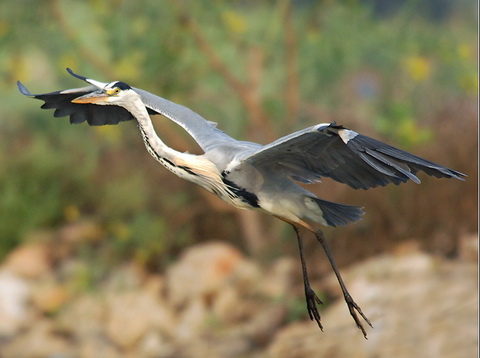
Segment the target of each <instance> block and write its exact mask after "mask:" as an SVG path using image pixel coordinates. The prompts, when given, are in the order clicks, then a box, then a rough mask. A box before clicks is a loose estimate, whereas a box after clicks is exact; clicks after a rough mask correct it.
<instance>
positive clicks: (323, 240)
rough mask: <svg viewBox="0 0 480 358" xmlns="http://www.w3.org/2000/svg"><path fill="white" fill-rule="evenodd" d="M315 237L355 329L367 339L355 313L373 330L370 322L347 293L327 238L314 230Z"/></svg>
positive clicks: (319, 231)
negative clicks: (329, 265)
mask: <svg viewBox="0 0 480 358" xmlns="http://www.w3.org/2000/svg"><path fill="white" fill-rule="evenodd" d="M315 236H316V237H317V240H318V241H320V243H321V244H322V247H323V250H324V251H325V254H326V255H327V257H328V260H329V261H330V264H331V265H332V268H333V271H334V272H335V276H337V280H338V283H339V284H340V287H341V289H342V292H343V297H344V298H345V302H346V303H347V306H348V310H349V311H350V314H351V315H352V317H353V319H354V321H355V323H356V324H357V327H358V328H359V329H360V330H361V331H362V333H363V336H364V337H365V338H367V332H365V329H364V328H363V326H362V322H360V319H359V318H358V316H357V312H358V313H359V314H360V316H362V318H363V319H364V320H365V321H366V322H367V323H368V325H369V326H370V327H372V328H373V326H372V324H371V323H370V320H369V319H368V318H367V316H365V315H364V314H363V312H362V310H361V308H360V306H358V305H357V304H356V303H355V301H354V300H353V298H352V296H351V295H350V293H348V290H347V287H346V286H345V283H344V282H343V279H342V276H341V275H340V271H339V269H338V267H337V263H336V262H335V259H334V257H333V254H332V251H331V250H330V246H329V245H328V242H327V238H326V237H325V235H324V234H323V232H322V231H321V230H316V231H315Z"/></svg>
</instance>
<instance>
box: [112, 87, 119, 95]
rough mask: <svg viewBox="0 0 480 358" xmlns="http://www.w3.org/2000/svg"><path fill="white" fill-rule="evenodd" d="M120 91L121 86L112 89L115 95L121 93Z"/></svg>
mask: <svg viewBox="0 0 480 358" xmlns="http://www.w3.org/2000/svg"><path fill="white" fill-rule="evenodd" d="M119 93H120V88H118V87H115V88H114V89H113V90H112V94H113V95H117V94H119Z"/></svg>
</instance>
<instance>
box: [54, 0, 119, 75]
mask: <svg viewBox="0 0 480 358" xmlns="http://www.w3.org/2000/svg"><path fill="white" fill-rule="evenodd" d="M50 7H51V9H52V16H53V18H54V19H55V20H56V22H57V24H58V26H59V28H60V29H61V33H63V34H64V36H65V37H66V38H67V39H68V40H70V41H71V42H72V44H73V47H74V48H76V49H78V52H79V54H80V56H81V57H83V59H84V60H85V62H86V63H89V64H90V65H92V66H93V67H95V68H96V69H97V70H98V71H99V72H100V73H102V74H104V75H105V76H106V77H108V78H116V77H117V76H116V73H115V71H113V70H112V69H113V67H112V66H110V65H109V64H108V62H104V61H102V59H101V58H100V57H98V56H97V55H96V54H95V52H94V51H93V50H92V49H90V48H88V47H87V46H85V45H84V44H83V42H82V41H81V40H80V38H79V36H78V34H77V31H76V30H75V29H74V28H73V27H72V26H70V24H69V23H68V21H67V18H66V17H65V14H64V13H63V10H62V7H61V5H60V1H59V0H50Z"/></svg>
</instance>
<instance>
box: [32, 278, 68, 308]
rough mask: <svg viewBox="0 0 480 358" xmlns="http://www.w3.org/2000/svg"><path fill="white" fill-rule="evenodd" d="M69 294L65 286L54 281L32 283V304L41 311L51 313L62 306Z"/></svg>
mask: <svg viewBox="0 0 480 358" xmlns="http://www.w3.org/2000/svg"><path fill="white" fill-rule="evenodd" d="M70 296H71V293H70V291H69V290H68V289H67V287H65V286H62V285H59V284H58V283H56V282H54V281H51V280H49V281H46V282H42V283H39V284H36V285H34V287H33V290H32V304H33V306H35V308H37V309H38V310H40V311H41V312H43V313H47V314H52V313H55V312H57V311H58V310H59V309H60V308H61V307H62V306H64V305H65V304H66V303H67V302H68V300H69V298H70Z"/></svg>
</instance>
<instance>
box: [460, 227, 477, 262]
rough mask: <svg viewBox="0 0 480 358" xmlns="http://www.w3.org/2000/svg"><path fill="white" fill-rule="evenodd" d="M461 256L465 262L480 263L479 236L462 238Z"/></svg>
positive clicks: (472, 235) (473, 235) (464, 236)
mask: <svg viewBox="0 0 480 358" xmlns="http://www.w3.org/2000/svg"><path fill="white" fill-rule="evenodd" d="M459 256H460V258H461V259H462V260H464V261H470V262H473V263H478V234H471V235H463V236H461V237H460V243H459Z"/></svg>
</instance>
